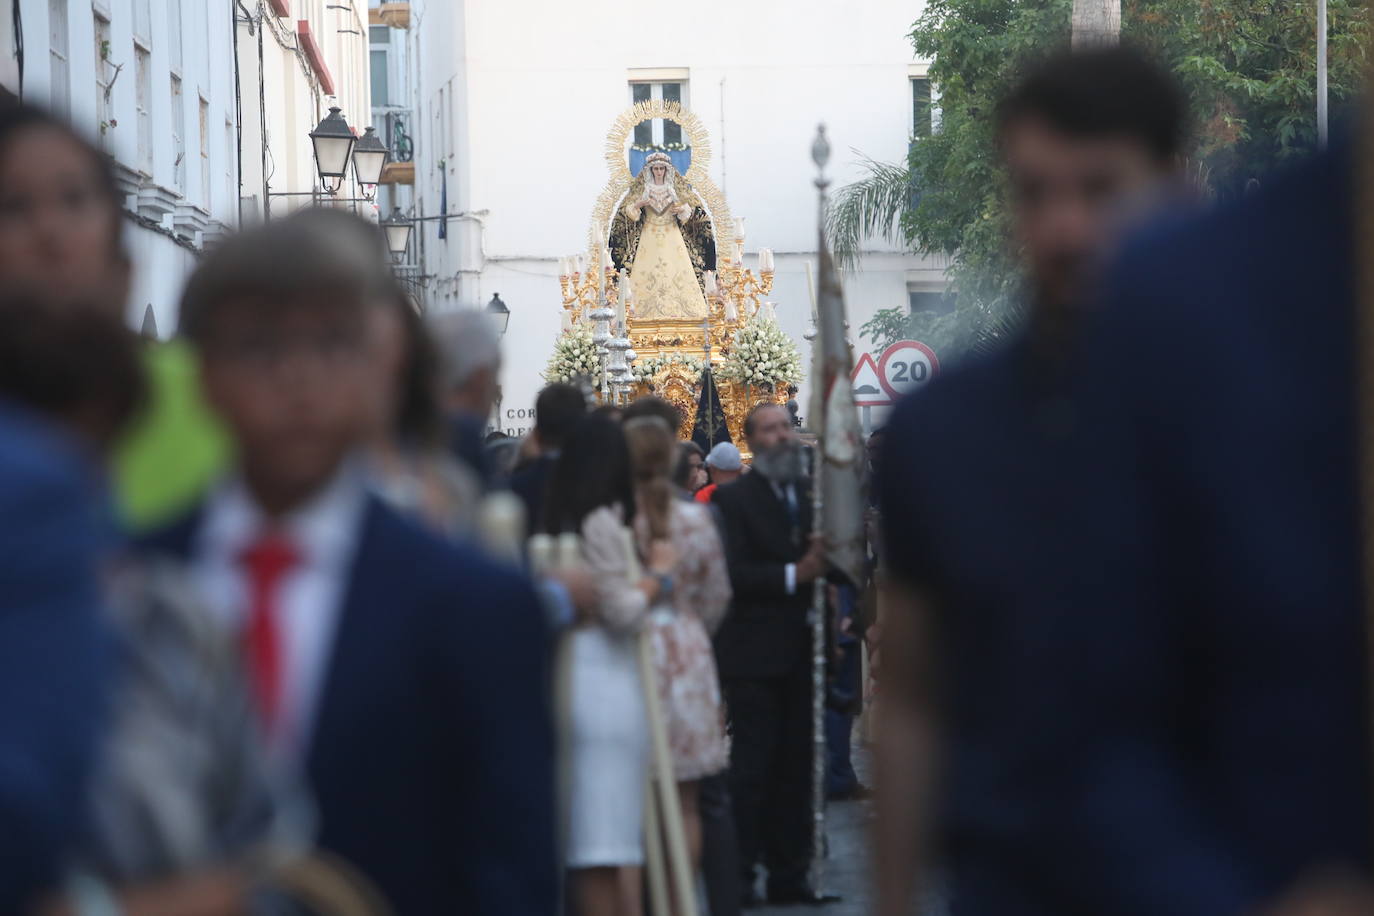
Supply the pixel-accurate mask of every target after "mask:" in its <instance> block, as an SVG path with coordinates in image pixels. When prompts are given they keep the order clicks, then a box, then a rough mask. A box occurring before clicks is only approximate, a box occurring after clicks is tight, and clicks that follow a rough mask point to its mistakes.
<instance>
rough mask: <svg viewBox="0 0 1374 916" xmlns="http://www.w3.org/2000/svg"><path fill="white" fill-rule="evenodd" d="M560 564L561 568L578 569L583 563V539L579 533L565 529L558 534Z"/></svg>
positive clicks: (559, 567)
mask: <svg viewBox="0 0 1374 916" xmlns="http://www.w3.org/2000/svg"><path fill="white" fill-rule="evenodd" d="M554 562H556V563H557V564H558V566H557V567H556V568H558V569H561V570H569V569H577V568H578V567H579V566H581V565H582V541H581V539H579V538H578V536H577V535H575V534H573V533H571V532H567V531H565V532H564V533H562V534H560V535H559V536H558V558H557V560H555V561H554Z"/></svg>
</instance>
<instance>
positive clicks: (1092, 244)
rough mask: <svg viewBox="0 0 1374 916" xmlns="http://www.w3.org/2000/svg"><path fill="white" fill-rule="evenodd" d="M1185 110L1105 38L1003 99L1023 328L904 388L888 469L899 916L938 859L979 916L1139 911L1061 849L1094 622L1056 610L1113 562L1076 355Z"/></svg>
mask: <svg viewBox="0 0 1374 916" xmlns="http://www.w3.org/2000/svg"><path fill="white" fill-rule="evenodd" d="M1183 111H1184V106H1183V101H1182V99H1181V97H1180V94H1179V92H1178V90H1177V89H1176V88H1175V87H1174V85H1173V84H1172V82H1171V81H1170V79H1169V78H1168V77H1167V76H1166V75H1165V74H1163V73H1162V72H1161V71H1160V70H1159V69H1157V68H1156V67H1155V66H1154V65H1153V64H1151V63H1150V62H1148V61H1147V60H1145V59H1143V58H1142V57H1140V56H1138V55H1137V54H1135V53H1134V52H1132V51H1130V50H1126V49H1109V50H1098V51H1091V52H1084V53H1076V54H1070V53H1067V52H1064V53H1062V54H1060V55H1058V56H1055V57H1053V58H1051V59H1049V60H1048V61H1046V62H1044V63H1042V64H1040V65H1039V66H1038V67H1036V68H1035V69H1033V70H1032V71H1031V72H1030V73H1029V74H1028V75H1027V76H1026V77H1025V79H1024V81H1023V82H1022V83H1021V84H1020V85H1019V86H1018V87H1017V88H1016V89H1015V90H1014V91H1013V92H1012V94H1011V95H1010V96H1009V97H1008V98H1007V99H1006V100H1005V101H1004V102H1003V104H1002V106H1001V108H1000V110H999V112H998V136H999V141H1000V147H1001V153H1002V156H1003V159H1004V163H1005V166H1006V170H1007V173H1008V178H1009V188H1010V193H1011V214H1012V223H1013V229H1014V232H1015V236H1016V238H1015V241H1016V243H1017V245H1018V248H1019V250H1020V251H1021V252H1022V253H1023V256H1024V258H1025V267H1026V275H1027V276H1026V279H1027V287H1028V293H1029V296H1030V299H1029V310H1028V311H1029V320H1028V324H1027V327H1026V329H1025V330H1024V332H1023V333H1022V334H1021V335H1020V336H1019V337H1018V338H1016V339H1015V340H1014V341H1013V342H1011V343H1010V344H1009V345H1007V346H1004V347H1003V348H1002V349H1000V350H999V351H997V352H996V353H994V354H993V355H991V356H990V357H985V358H982V359H977V360H971V361H970V362H969V363H966V364H965V365H963V366H960V367H958V368H955V369H953V370H951V371H948V372H946V373H945V374H944V375H942V376H941V377H940V378H937V379H936V380H935V381H934V382H932V383H931V385H930V386H929V387H928V389H927V390H926V391H924V392H922V393H921V394H919V395H915V396H913V397H911V398H909V399H907V400H906V401H905V402H903V403H902V404H901V405H900V406H899V407H898V409H897V411H896V412H895V414H894V416H893V418H892V420H891V422H890V423H889V424H888V425H887V427H886V429H885V436H884V441H883V443H882V454H883V460H882V462H881V463H880V465H879V467H878V468H877V474H878V491H879V506H880V509H881V516H882V538H881V540H882V541H883V542H884V550H885V557H884V562H883V568H884V582H885V586H884V587H885V589H886V590H887V597H888V599H889V603H888V605H887V610H886V612H885V615H884V618H883V635H882V653H883V666H882V672H883V674H882V677H883V680H882V682H881V683H882V688H881V689H882V693H881V699H880V702H879V708H880V723H879V726H878V733H879V735H880V736H881V740H880V741H879V743H878V749H879V750H878V754H877V758H876V760H875V764H876V769H877V779H878V791H879V804H878V812H879V831H878V844H877V857H878V872H879V895H880V912H881V913H882V914H883V916H898V914H904V913H906V912H907V907H908V905H909V900H908V898H909V896H910V894H911V891H912V886H913V884H914V883H917V882H918V881H919V882H920V883H922V884H924V885H925V886H926V888H928V886H929V876H930V874H931V871H932V870H933V869H934V868H935V867H937V866H942V867H943V868H944V869H945V870H946V873H947V877H948V880H949V882H950V883H951V885H952V894H953V900H954V904H953V905H954V907H955V908H956V911H957V912H960V913H965V914H970V916H975V914H976V916H981V914H988V916H1021V914H1026V916H1029V914H1044V916H1050V914H1054V916H1067V914H1084V916H1087V914H1090V913H1091V914H1102V913H1112V914H1114V916H1115V914H1119V913H1124V912H1126V911H1127V910H1126V909H1123V908H1121V907H1119V906H1116V905H1104V904H1094V905H1086V904H1085V901H1086V900H1089V899H1091V896H1092V894H1091V891H1092V890H1094V889H1096V888H1097V887H1100V886H1101V885H1102V884H1103V883H1105V882H1106V881H1107V880H1108V878H1107V876H1106V875H1105V874H1104V873H1103V872H1102V871H1098V870H1092V869H1085V868H1083V867H1082V866H1081V856H1079V855H1077V854H1076V852H1077V851H1076V850H1074V852H1075V854H1069V850H1070V849H1071V848H1072V847H1068V846H1067V845H1066V844H1067V843H1068V842H1069V840H1068V839H1067V837H1066V834H1069V833H1071V832H1072V831H1073V830H1075V829H1078V828H1079V827H1081V824H1077V823H1074V822H1072V820H1071V817H1072V809H1073V806H1074V803H1073V801H1072V799H1073V798H1074V795H1075V792H1076V785H1075V783H1074V776H1075V775H1076V774H1075V771H1074V769H1073V768H1072V767H1071V766H1070V765H1069V762H1070V760H1071V759H1072V757H1073V755H1074V753H1075V751H1076V750H1077V749H1078V744H1079V742H1080V741H1081V740H1082V737H1083V734H1084V732H1085V731H1086V730H1087V729H1088V727H1089V726H1088V720H1087V716H1088V708H1089V706H1090V705H1091V703H1092V701H1093V697H1092V695H1091V691H1090V690H1085V689H1083V686H1082V684H1081V683H1080V682H1079V681H1078V680H1076V679H1075V678H1074V677H1073V676H1071V674H1070V673H1071V672H1074V671H1076V670H1078V669H1077V668H1076V667H1075V666H1076V665H1078V664H1079V663H1081V661H1082V658H1081V657H1080V655H1079V653H1081V652H1082V651H1083V650H1084V647H1085V645H1089V644H1088V643H1087V642H1086V640H1085V632H1090V631H1078V630H1075V629H1073V628H1072V627H1071V626H1070V625H1069V624H1068V623H1067V622H1066V611H1065V608H1066V607H1068V606H1069V605H1070V603H1071V602H1072V601H1074V600H1077V599H1076V598H1075V594H1074V591H1073V587H1074V586H1075V584H1076V583H1077V582H1079V581H1081V580H1082V579H1083V578H1084V577H1085V576H1087V575H1089V574H1093V573H1097V572H1100V571H1101V570H1102V569H1103V568H1104V566H1105V564H1104V563H1101V562H1098V559H1099V557H1098V555H1099V552H1100V550H1101V543H1093V542H1092V541H1091V540H1088V541H1087V542H1086V543H1085V542H1084V541H1083V539H1082V538H1081V534H1082V533H1083V529H1081V528H1080V527H1078V526H1076V525H1074V524H1072V523H1071V522H1069V521H1068V520H1067V518H1071V517H1072V516H1073V513H1074V511H1075V510H1076V509H1077V508H1078V507H1079V506H1080V505H1082V504H1083V503H1082V502H1081V501H1082V500H1084V499H1086V497H1085V496H1084V495H1083V494H1084V493H1085V492H1087V489H1086V488H1085V487H1082V486H1081V483H1082V482H1083V481H1085V480H1086V479H1087V477H1086V475H1085V474H1084V468H1082V466H1081V464H1082V462H1081V461H1080V460H1079V454H1078V451H1077V450H1076V449H1075V448H1074V446H1073V445H1072V443H1071V441H1070V436H1071V434H1072V432H1073V430H1074V423H1075V420H1076V411H1077V410H1078V409H1079V407H1078V406H1077V405H1076V403H1075V401H1074V400H1073V398H1072V396H1071V394H1072V391H1071V386H1070V383H1069V378H1070V373H1069V368H1068V367H1069V365H1070V363H1071V360H1072V358H1073V354H1074V352H1075V347H1076V344H1077V342H1078V339H1079V337H1080V334H1081V332H1082V327H1081V324H1082V314H1081V311H1080V309H1081V306H1082V304H1083V302H1084V301H1085V299H1087V298H1089V297H1090V296H1091V294H1092V292H1093V278H1094V276H1095V273H1096V271H1097V269H1098V267H1099V265H1100V264H1101V262H1102V261H1103V260H1104V259H1105V258H1106V257H1107V256H1108V254H1109V253H1110V251H1111V247H1112V245H1113V243H1114V241H1115V240H1116V239H1117V238H1119V235H1120V232H1121V231H1122V225H1123V221H1124V220H1125V219H1126V218H1127V215H1128V214H1130V213H1132V212H1133V211H1138V210H1139V209H1140V208H1141V207H1142V206H1143V205H1144V204H1145V202H1148V201H1149V200H1150V199H1151V198H1152V197H1153V196H1154V195H1156V194H1158V193H1159V191H1160V189H1161V187H1162V186H1166V185H1168V184H1169V182H1170V181H1171V180H1172V176H1173V171H1174V167H1175V160H1176V157H1177V155H1178V153H1179V150H1180V144H1181V141H1182V136H1183V123H1182V122H1183ZM1088 470H1091V469H1090V468H1089V469H1088ZM1102 543H1106V542H1105V541H1103V542H1102ZM1113 610H1114V608H1113V607H1112V606H1111V602H1110V601H1104V602H1103V606H1101V607H1098V608H1096V611H1097V612H1098V613H1099V614H1100V615H1102V617H1103V619H1108V618H1109V617H1110V614H1111V613H1112V611H1113ZM937 786H938V789H937V788H936V787H937ZM937 791H938V793H939V794H938V796H937V795H935V793H936V792H937ZM1117 829H1118V830H1119V831H1120V832H1121V833H1122V834H1124V835H1129V834H1130V833H1131V832H1132V831H1133V828H1132V826H1131V824H1130V822H1129V820H1123V822H1122V823H1121V824H1119V825H1118V827H1117ZM937 846H938V847H939V850H940V854H939V857H938V858H937V856H936V855H935V854H933V852H932V847H937ZM918 862H919V863H921V864H923V865H926V866H929V868H928V869H927V870H920V869H917V868H915V867H914V865H915V864H916V863H918ZM1141 864H1142V865H1143V864H1144V861H1143V860H1142V863H1141ZM1154 864H1155V862H1154V861H1153V860H1150V866H1153V865H1154ZM1116 902H1117V901H1113V904H1115V903H1116ZM1147 911H1149V912H1153V913H1165V912H1168V913H1176V912H1183V911H1182V910H1176V909H1173V908H1171V907H1167V906H1165V907H1155V908H1154V909H1148V910H1147ZM1213 912H1222V911H1220V910H1217V911H1213ZM1226 912H1229V911H1226Z"/></svg>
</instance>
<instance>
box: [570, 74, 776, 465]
mask: <svg viewBox="0 0 1374 916" xmlns="http://www.w3.org/2000/svg"><path fill="white" fill-rule="evenodd" d="M660 119H661V120H668V121H673V122H675V123H676V124H678V125H679V126H681V128H682V133H683V136H684V137H685V138H686V141H687V145H688V147H689V148H690V149H691V153H692V160H691V164H690V165H689V166H688V167H687V173H686V174H685V175H684V176H683V177H684V178H686V179H687V182H688V183H689V184H690V185H691V186H692V189H693V191H695V192H696V194H697V195H698V196H699V197H700V198H701V202H702V203H703V204H704V205H705V207H706V210H707V213H708V215H709V216H710V218H711V224H712V228H713V230H714V233H715V237H716V240H717V245H718V246H720V245H721V243H722V241H724V242H725V244H726V245H728V244H729V243H730V240H732V239H734V237H735V234H734V227H735V221H734V218H733V217H732V216H731V215H730V206H729V204H728V203H726V200H725V195H724V194H722V193H721V191H720V189H719V188H718V187H716V184H715V182H714V181H712V180H711V176H710V174H709V169H710V165H711V137H710V134H708V133H707V131H706V127H705V125H703V124H702V123H701V119H700V118H698V117H697V116H696V115H695V114H694V113H693V112H692V111H691V110H690V109H687V108H684V107H682V105H681V104H680V103H678V102H664V101H661V100H654V101H648V102H640V103H638V104H637V105H634V106H631V107H630V108H627V109H626V110H625V111H623V112H621V114H620V116H619V117H617V118H616V119H615V122H614V123H613V124H612V125H611V129H610V131H609V132H608V133H607V135H606V168H607V170H608V171H609V172H610V178H609V180H608V181H607V183H606V187H605V188H604V189H603V190H602V192H601V195H600V196H599V197H598V198H597V199H596V204H595V206H594V207H593V210H592V218H591V220H590V226H589V228H588V231H587V236H588V239H587V240H588V254H589V257H588V259H587V262H588V263H589V264H591V265H597V264H599V263H600V259H601V256H602V250H601V247H602V246H603V245H605V236H604V235H599V232H598V227H599V229H600V232H602V233H604V232H605V231H607V230H608V229H609V228H610V226H611V224H612V221H613V220H614V218H615V214H616V209H617V208H618V207H619V206H620V205H621V203H622V202H623V201H624V199H625V195H626V194H627V193H628V192H629V190H630V185H631V184H632V183H633V182H634V179H635V177H636V176H635V175H633V174H631V172H630V162H629V156H628V154H627V151H628V148H629V142H630V136H631V134H632V133H633V131H634V129H635V127H637V126H638V125H640V124H642V123H644V122H645V121H653V120H660ZM595 269H596V268H595V267H593V268H592V270H593V271H594V270H595ZM589 273H590V271H589ZM717 274H718V275H719V277H720V279H721V281H722V284H723V288H724V287H729V288H739V289H743V288H744V286H745V285H746V284H745V283H743V282H740V281H742V280H744V279H745V278H746V276H747V275H748V279H749V280H751V281H752V282H754V286H753V287H751V288H750V291H749V292H750V295H751V296H752V300H753V302H752V306H753V308H755V309H756V308H757V307H758V299H759V296H760V295H767V294H768V292H769V291H771V289H772V284H773V275H772V273H771V272H769V273H766V274H764V275H762V276H761V277H760V278H758V280H757V281H753V278H752V275H749V272H748V271H746V270H745V269H744V265H743V264H742V263H736V262H735V261H734V260H732V259H731V258H730V257H729V256H727V255H725V253H724V251H721V250H719V248H718V253H717ZM595 288H596V280H595V279H593V277H591V276H586V277H583V278H581V281H580V285H579V281H578V279H577V278H569V277H564V278H563V300H564V308H565V309H568V310H570V311H572V312H573V313H574V314H580V313H581V312H582V309H583V306H584V305H586V304H588V303H589V302H590V299H589V297H591V298H592V299H594V297H595ZM614 295H615V291H614V290H610V291H608V296H614ZM737 304H738V305H739V306H742V305H743V302H742V300H741V301H739V302H738V303H737ZM707 309H708V312H709V314H710V322H709V331H708V329H707V328H708V325H706V324H705V323H703V322H701V321H691V320H680V319H641V318H636V317H634V316H633V315H632V314H631V315H630V316H629V317H628V320H627V323H628V324H629V328H628V331H629V336H630V341H631V345H632V346H633V348H634V350H635V351H636V352H637V353H638V355H639V357H641V358H653V357H658V356H670V355H680V356H690V357H698V358H699V357H702V356H704V355H705V351H706V343H707V341H706V337H707V334H708V333H709V335H710V338H711V339H710V344H711V364H712V365H713V366H715V367H717V368H719V367H720V365H721V363H722V362H724V360H725V357H726V355H727V354H728V353H729V351H730V346H731V343H732V342H733V340H734V336H735V332H736V331H738V330H739V329H740V328H741V327H742V326H743V325H744V323H745V321H746V320H747V319H748V314H746V312H745V310H744V308H742V307H737V308H736V309H735V310H734V311H733V312H732V313H731V314H730V317H727V311H726V307H725V302H724V299H723V298H722V297H721V296H716V297H708V299H707ZM697 381H698V379H697V377H696V374H695V373H694V372H691V371H690V370H688V369H687V367H686V366H684V365H681V364H676V365H670V366H668V367H665V368H664V369H663V370H661V371H660V372H659V373H658V374H657V376H656V377H655V379H654V380H653V382H652V384H651V385H646V384H643V383H641V384H640V385H639V386H638V391H637V392H636V393H637V394H647V393H648V392H649V391H650V390H651V389H652V390H654V391H656V392H657V393H658V394H660V395H661V396H663V397H664V398H666V399H667V400H669V401H671V402H672V403H673V404H674V405H676V406H677V407H678V409H679V410H681V411H682V415H683V425H682V429H680V430H679V434H680V435H681V436H682V438H690V437H691V435H692V426H693V423H694V421H695V418H696V411H697V403H696V398H697V391H696V385H697ZM717 384H718V387H719V391H720V396H721V407H722V409H723V411H724V413H725V416H726V422H727V425H728V427H729V429H730V433H731V436H732V437H733V438H734V440H735V442H736V443H737V444H738V445H740V446H741V448H743V446H744V439H743V428H744V417H745V414H747V413H748V411H749V407H750V406H751V405H752V404H753V403H756V402H757V401H758V400H761V399H766V400H771V401H775V402H777V403H781V402H783V401H784V400H786V395H785V394H784V393H783V392H772V391H768V392H765V391H762V390H758V389H751V388H749V387H746V386H743V385H740V384H737V383H735V382H733V381H728V380H724V379H720V378H719V377H717ZM745 455H746V457H748V452H747V450H745Z"/></svg>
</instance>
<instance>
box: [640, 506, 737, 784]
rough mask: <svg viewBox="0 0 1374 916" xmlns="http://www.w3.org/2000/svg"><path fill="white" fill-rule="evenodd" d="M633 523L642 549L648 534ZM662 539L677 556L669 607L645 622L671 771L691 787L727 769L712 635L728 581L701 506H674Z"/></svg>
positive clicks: (718, 543)
mask: <svg viewBox="0 0 1374 916" xmlns="http://www.w3.org/2000/svg"><path fill="white" fill-rule="evenodd" d="M640 521H641V524H640V525H638V526H637V528H638V532H637V534H638V536H639V539H640V543H641V545H643V544H647V542H648V537H647V535H648V532H647V530H646V529H645V527H644V525H643V524H642V519H641V520H640ZM669 533H670V535H671V537H672V540H673V545H674V546H675V547H676V548H677V553H678V562H677V568H676V569H674V571H673V581H674V587H673V595H672V601H671V604H670V605H666V606H662V607H658V608H655V609H654V612H653V613H652V614H651V615H650V618H649V619H650V628H651V629H650V638H651V641H652V646H653V656H654V670H655V672H656V673H657V675H658V695H659V705H660V707H661V708H662V710H663V717H664V720H665V722H666V724H667V730H668V745H669V748H670V749H671V751H672V755H673V771H674V773H675V775H676V777H677V779H678V781H679V782H690V781H693V780H697V779H701V778H703V777H706V776H711V775H713V774H716V773H720V772H723V771H724V770H725V769H726V767H727V766H729V763H730V746H729V744H728V742H727V741H726V737H725V714H724V708H723V706H722V704H721V699H720V680H719V678H718V677H717V675H716V659H715V654H714V652H713V651H712V648H711V634H712V633H714V632H715V631H716V629H717V628H718V627H719V626H720V624H721V621H722V620H724V619H725V611H726V609H727V608H728V607H729V604H730V578H729V573H728V572H727V571H726V567H725V550H724V548H723V547H722V545H721V541H720V535H719V533H718V532H717V531H716V526H715V523H714V522H713V521H712V519H711V514H710V512H709V510H708V509H707V508H706V507H705V506H699V505H696V504H694V503H689V502H685V501H674V502H673V505H672V516H671V518H670V519H669Z"/></svg>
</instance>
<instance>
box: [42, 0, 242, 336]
mask: <svg viewBox="0 0 1374 916" xmlns="http://www.w3.org/2000/svg"><path fill="white" fill-rule="evenodd" d="M19 14H20V15H19V36H20V38H21V39H22V42H21V45H20V46H21V47H22V48H23V51H24V53H23V66H22V84H21V85H22V89H21V91H20V92H19V94H20V96H21V97H22V98H23V100H24V101H26V102H29V103H32V104H36V105H41V106H43V107H45V108H48V109H50V110H51V111H53V112H55V113H57V114H59V115H62V116H64V117H67V118H69V119H70V121H71V122H72V124H73V125H74V126H75V127H76V128H77V129H78V130H79V131H81V132H82V133H84V134H86V135H87V136H88V137H89V138H90V139H91V140H92V141H93V142H94V143H96V144H97V145H99V146H100V147H101V148H102V149H104V150H105V151H106V152H108V153H109V154H110V155H111V157H112V158H113V160H114V163H115V168H116V172H117V176H118V179H119V184H120V188H121V190H122V191H123V192H124V195H125V200H124V206H125V211H126V213H127V214H128V216H129V217H130V219H129V221H128V223H127V224H126V239H127V243H126V244H127V248H128V251H129V254H130V256H131V257H132V259H133V264H134V278H133V291H132V295H131V297H130V300H129V304H128V319H129V321H130V323H131V324H132V325H133V326H134V327H143V328H144V329H146V330H148V331H149V332H151V331H153V330H154V329H155V330H156V331H157V332H158V333H159V334H161V335H163V336H165V335H167V334H168V333H170V332H171V331H172V330H173V329H174V328H175V322H176V309H177V303H178V301H179V298H180V295H181V287H182V284H183V282H184V280H185V277H186V275H187V274H188V273H189V272H190V271H191V270H192V269H193V267H194V265H195V261H196V257H197V254H198V252H199V251H200V250H202V249H203V248H204V246H205V245H206V244H209V243H213V241H214V240H215V239H216V238H217V237H219V236H221V235H223V234H224V233H225V232H226V231H228V230H229V229H231V228H233V227H234V226H236V225H237V224H238V203H239V194H238V149H239V147H238V135H237V123H238V116H237V105H236V97H235V91H234V90H235V79H234V43H233V35H234V27H233V23H234V15H235V13H234V7H233V6H232V4H231V3H229V2H227V0H226V2H213V0H211V2H206V0H19Z"/></svg>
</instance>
